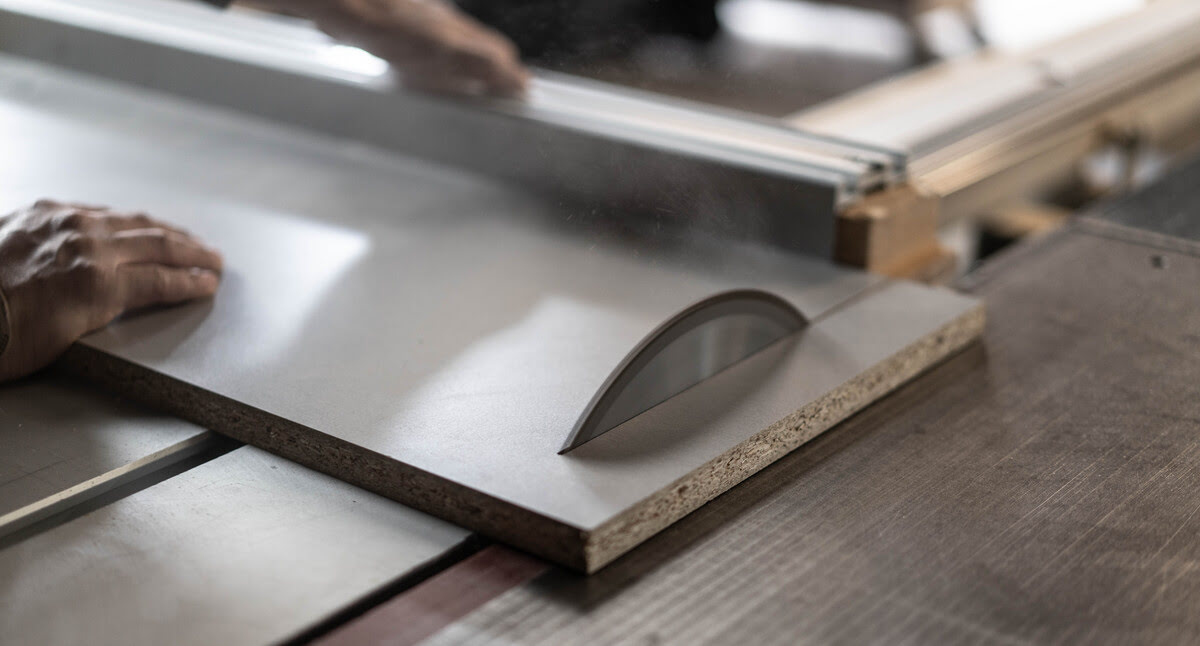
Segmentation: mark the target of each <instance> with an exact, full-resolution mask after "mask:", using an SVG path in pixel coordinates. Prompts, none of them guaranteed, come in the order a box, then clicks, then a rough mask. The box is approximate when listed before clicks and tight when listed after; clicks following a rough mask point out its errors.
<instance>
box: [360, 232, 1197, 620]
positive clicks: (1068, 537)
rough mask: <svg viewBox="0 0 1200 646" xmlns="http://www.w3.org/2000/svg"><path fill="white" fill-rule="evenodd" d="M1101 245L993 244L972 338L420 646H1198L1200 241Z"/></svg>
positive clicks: (978, 286) (1104, 239)
mask: <svg viewBox="0 0 1200 646" xmlns="http://www.w3.org/2000/svg"><path fill="white" fill-rule="evenodd" d="M1117 233H1119V230H1117V229H1112V228H1109V229H1108V230H1106V231H1105V232H1104V234H1103V235H1097V234H1096V233H1093V232H1091V231H1089V230H1087V228H1086V227H1084V228H1082V229H1081V228H1078V227H1077V228H1073V229H1070V230H1068V231H1066V232H1063V233H1060V234H1056V235H1054V236H1052V237H1050V238H1048V239H1046V240H1044V241H1042V242H1041V243H1039V244H1037V245H1036V246H1033V247H1022V248H1019V249H1018V250H1016V251H1014V252H1010V253H1008V254H1007V255H1006V256H1005V257H1004V258H1002V259H999V260H998V261H996V262H993V263H992V264H991V265H990V266H989V267H988V268H986V269H985V271H983V272H981V273H979V274H977V275H976V276H975V277H974V279H973V281H972V284H971V285H970V287H971V288H972V290H973V291H975V292H976V293H977V294H979V295H982V296H984V297H985V298H986V300H987V303H988V308H989V323H988V330H987V332H986V334H985V341H984V343H983V344H982V345H975V346H972V347H971V348H969V349H968V350H967V351H966V352H964V353H963V354H961V355H959V356H957V357H955V358H954V359H952V360H950V361H949V362H947V363H945V364H943V365H942V366H940V367H938V368H937V369H935V370H934V371H932V372H930V373H928V374H926V375H925V376H923V377H921V378H920V379H918V380H916V381H915V382H913V383H911V384H909V385H908V386H906V387H904V388H902V389H901V390H899V391H897V392H896V393H895V394H893V395H892V396H890V397H888V398H886V399H885V400H883V401H881V402H880V403H878V404H876V405H874V406H872V407H871V408H870V409H868V410H866V411H864V412H862V413H860V414H859V415H857V416H855V417H853V418H851V419H850V420H849V421H847V422H846V423H844V424H842V425H841V426H839V427H838V428H836V429H834V430H833V431H832V432H830V433H828V434H826V435H824V436H822V437H821V438H819V439H818V440H816V441H814V442H812V443H810V444H809V445H807V446H806V447H804V448H802V449H801V450H799V451H797V452H795V453H793V454H791V455H790V456H788V457H787V458H785V459H783V460H781V461H780V462H778V463H776V464H775V465H774V466H772V467H770V468H769V469H767V470H765V471H763V472H761V473H760V474H758V475H757V476H755V477H753V478H751V479H750V480H747V481H746V482H745V483H743V485H741V486H739V487H737V488H735V489H733V490H732V491H730V492H728V493H727V494H725V495H723V496H722V497H720V498H718V499H717V500H715V501H714V502H713V503H710V504H709V505H707V506H706V507H704V508H702V509H701V510H699V511H697V512H695V513H693V514H692V515H691V516H689V517H688V518H686V519H685V520H684V521H682V522H680V523H678V524H676V525H675V526H674V527H672V528H671V529H669V530H668V531H666V532H664V533H663V534H661V535H659V536H658V537H656V538H655V539H653V540H651V541H650V542H648V543H647V544H645V545H644V546H642V547H641V548H639V549H637V550H635V551H633V552H632V553H630V554H629V555H627V556H626V557H625V558H623V559H621V560H619V561H617V562H616V563H614V564H613V565H612V566H610V567H609V568H608V569H606V570H604V571H603V572H601V573H599V574H597V575H594V576H592V577H590V578H584V577H580V576H578V575H574V574H571V573H568V572H566V571H563V570H559V569H554V570H551V571H550V572H548V573H547V574H544V575H542V576H541V577H539V578H537V579H535V580H533V581H531V582H530V583H527V584H524V585H521V586H518V587H515V588H513V589H512V590H509V591H508V592H506V593H504V594H501V595H499V596H498V597H497V598H496V599H494V600H493V601H491V602H490V603H488V604H486V605H484V606H483V607H481V608H480V609H479V610H477V611H475V612H474V613H472V614H471V615H469V616H467V617H466V618H464V619H463V620H461V621H458V622H456V623H454V624H452V625H450V626H448V627H447V628H445V629H443V630H441V631H440V632H438V633H437V634H436V635H434V636H433V638H432V639H431V640H430V643H436V644H443V643H492V642H497V643H528V644H538V643H545V644H565V643H645V644H657V643H758V644H764V643H766V644H769V643H779V644H796V643H835V644H837V643H847V644H850V643H889V644H898V643H912V644H929V643H950V644H959V643H1018V644H1020V643H1131V642H1136V643H1189V642H1195V641H1196V639H1197V638H1200V614H1197V613H1196V612H1195V608H1196V607H1197V604H1200V577H1198V576H1197V575H1196V568H1197V563H1200V513H1198V512H1200V497H1198V496H1197V495H1196V492H1197V491H1200V432H1198V431H1200V288H1198V286H1200V246H1196V245H1190V246H1189V245H1186V244H1185V245H1180V246H1177V247H1176V248H1175V249H1174V250H1165V249H1163V248H1161V247H1158V246H1148V245H1146V244H1143V243H1141V242H1129V241H1126V240H1123V239H1120V236H1119V235H1117ZM1135 237H1136V236H1135ZM403 598H404V597H401V598H400V599H403ZM412 602H413V600H408V601H407V603H412ZM431 602H436V601H431ZM364 619H365V618H364Z"/></svg>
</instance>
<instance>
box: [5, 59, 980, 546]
mask: <svg viewBox="0 0 1200 646" xmlns="http://www.w3.org/2000/svg"><path fill="white" fill-rule="evenodd" d="M12 76H13V77H16V78H20V79H22V80H24V81H27V83H26V84H22V83H16V82H14V81H11V80H10V82H9V83H8V84H7V85H6V84H5V83H3V82H0V99H2V100H3V101H2V102H0V116H3V117H4V118H3V120H2V121H0V134H3V135H4V136H5V139H6V141H9V142H11V144H10V145H11V147H12V149H13V151H14V156H15V157H19V158H21V159H22V163H21V164H12V165H11V168H8V169H6V170H8V171H9V172H7V173H6V175H5V177H4V180H3V181H4V182H6V183H8V184H9V185H10V186H11V187H12V190H10V191H8V194H13V195H24V196H26V197H27V198H30V199H32V198H33V197H35V196H39V195H42V194H51V195H64V194H65V196H66V197H70V198H72V199H79V200H86V201H93V202H94V201H102V202H110V203H114V204H120V205H136V206H138V207H141V208H146V209H148V210H150V211H151V212H153V213H155V214H158V215H161V216H163V217H166V218H169V219H171V220H172V221H175V222H177V223H179V224H181V225H182V226H184V227H185V228H188V229H191V230H193V231H195V232H197V233H199V234H200V235H201V237H203V238H205V239H207V240H209V241H211V242H212V243H213V244H214V245H215V246H216V247H217V248H219V249H221V250H222V251H223V252H224V253H225V255H226V271H225V275H224V279H223V286H222V289H221V291H220V293H219V294H218V295H217V297H216V298H215V300H212V301H208V302H201V303H193V304H190V305H187V306H184V307H179V308H173V309H169V310H164V311H159V312H155V313H152V314H148V315H145V316H138V317H134V318H130V319H127V320H123V321H120V322H118V323H116V324H114V325H111V326H109V327H108V328H106V329H105V330H102V331H100V332H97V333H95V334H93V335H90V336H89V337H87V338H86V339H84V341H83V344H84V345H85V346H87V347H88V348H91V349H92V350H96V351H99V354H101V355H103V356H106V357H111V358H112V360H113V361H112V362H110V363H111V365H109V366H108V368H112V366H113V365H116V366H118V367H119V368H120V369H126V368H128V369H129V371H128V372H126V373H124V374H123V376H120V375H117V374H116V370H117V369H115V368H114V369H113V370H114V372H110V373H104V369H105V367H104V366H101V367H100V368H98V369H95V370H93V372H92V374H96V370H98V371H99V374H101V375H102V380H103V381H106V382H109V383H116V384H118V386H119V387H125V386H128V387H130V388H140V389H141V390H140V391H139V392H140V393H141V394H142V395H143V396H146V397H148V398H154V397H157V399H156V401H158V402H159V403H160V404H162V405H167V406H173V405H175V404H179V407H178V408H172V409H171V410H175V411H176V412H179V413H180V414H183V415H186V416H188V417H191V418H193V419H199V420H200V421H202V422H204V423H205V424H206V425H209V426H211V427H212V428H214V429H216V430H219V431H222V432H227V433H230V434H232V435H234V436H235V437H237V438H238V439H242V440H245V441H248V442H250V443H253V444H257V445H260V446H263V447H265V448H268V449H270V450H273V451H278V452H280V453H282V454H283V455H285V456H287V457H290V458H293V459H296V460H299V461H302V462H304V463H306V464H309V465H313V466H316V467H318V468H320V469H322V470H325V471H328V472H330V473H334V474H335V475H338V476H339V477H343V478H346V479H349V480H351V481H352V482H355V483H358V484H362V485H364V486H368V487H371V488H372V489H374V490H377V491H383V492H385V493H387V495H390V496H394V497H396V498H397V499H399V500H401V501H403V502H405V503H409V504H413V505H416V506H418V507H419V508H422V509H426V510H430V511H434V512H435V513H439V514H440V515H444V516H445V517H447V518H450V519H452V520H454V521H455V522H458V523H460V524H465V525H466V526H469V527H472V528H477V529H482V530H484V531H487V532H489V533H491V534H492V535H499V536H501V537H503V538H505V539H507V540H513V541H517V542H521V544H522V545H525V546H527V547H528V548H530V549H541V550H544V551H545V552H546V553H553V554H554V555H555V557H556V558H559V559H560V560H570V561H572V562H576V563H578V564H579V565H580V566H581V567H588V568H592V567H597V566H598V565H599V564H600V563H601V562H602V561H604V560H606V559H607V558H610V557H611V556H612V554H613V550H615V551H617V552H619V551H623V549H625V548H627V547H628V546H630V544H631V542H636V541H635V540H634V539H631V538H624V539H622V540H623V541H624V542H619V541H618V542H611V541H610V543H609V546H610V547H609V551H608V552H607V556H601V555H597V554H583V553H581V551H580V547H579V545H580V544H582V543H587V542H588V541H591V540H593V539H595V540H599V539H597V538H596V536H594V535H593V534H594V533H596V532H599V530H601V529H604V528H605V525H606V524H609V523H612V522H613V521H615V520H616V519H618V517H619V516H620V515H622V514H625V513H627V512H629V511H630V510H631V509H633V508H634V507H635V506H636V505H639V504H643V503H645V502H646V501H647V500H649V499H652V498H653V497H654V496H655V495H657V494H659V492H661V491H664V490H666V489H667V488H669V487H671V486H672V485H673V484H679V485H680V486H679V487H677V488H676V489H675V490H674V491H675V492H676V494H681V493H682V492H684V491H685V490H687V489H689V488H691V494H690V497H682V496H679V495H676V496H675V502H676V503H677V504H675V503H672V504H665V503H664V504H663V505H660V506H659V507H658V508H656V509H653V510H651V511H650V512H648V514H647V515H648V516H651V517H652V518H650V520H648V521H646V522H640V521H639V522H638V523H637V527H638V528H639V529H638V531H637V532H634V533H632V534H629V533H627V535H628V536H634V535H636V536H638V537H641V538H644V536H645V535H646V533H647V532H649V533H652V532H653V531H656V530H657V529H659V528H661V527H662V526H665V524H667V523H669V521H670V520H673V519H675V518H678V517H679V516H681V515H683V514H684V513H686V512H687V511H690V509H692V508H694V507H695V506H697V505H699V504H703V502H705V501H706V500H707V498H708V497H711V496H712V495H716V493H719V492H720V491H723V490H724V489H725V488H728V487H729V486H732V485H733V484H736V482H737V481H738V480H740V479H741V478H743V477H745V475H748V474H749V473H752V472H753V471H754V470H756V469H758V468H761V466H763V465H764V464H766V463H769V461H770V460H771V459H774V458H775V457H778V455H781V454H782V452H784V451H785V450H786V449H789V448H794V447H795V446H797V445H798V444H799V443H800V442H802V441H804V440H807V439H809V438H811V437H812V436H813V435H815V434H816V433H819V432H821V431H823V430H825V428H827V427H828V425H829V424H831V423H833V422H835V421H837V420H838V419H840V416H844V415H846V414H849V413H850V412H852V411H853V410H856V409H857V408H859V407H861V406H864V405H866V404H867V403H869V401H871V400H872V399H873V398H874V397H877V396H879V395H880V394H882V392H885V391H886V389H888V388H891V387H894V386H895V385H897V384H898V383H899V382H901V381H903V379H905V378H907V377H910V376H912V375H913V374H915V373H916V372H919V371H920V370H922V369H924V368H925V367H927V366H928V365H930V364H931V363H934V362H936V361H938V360H940V359H941V358H943V357H944V356H945V355H946V354H948V353H950V352H953V351H954V350H956V349H957V348H959V347H961V345H963V344H964V343H966V342H967V341H969V340H970V338H972V337H973V336H974V335H975V334H977V333H978V329H979V326H981V325H982V314H981V312H979V311H978V306H977V303H976V302H974V301H973V300H971V299H968V298H965V297H962V296H960V295H957V294H954V293H952V292H950V291H946V290H939V289H933V288H927V287H921V286H916V285H911V284H905V283H891V282H888V281H886V280H885V279H882V278H879V277H874V276H870V275H867V274H865V273H861V272H855V271H851V270H847V269H843V268H839V267H835V266H832V265H829V264H827V263H823V262H818V261H813V260H806V259H803V258H800V257H796V256H789V255H786V254H782V253H779V252H771V251H768V250H764V249H759V248H753V247H748V246H744V245H738V244H735V243H729V242H721V241H716V240H711V239H707V238H704V237H702V236H700V235H695V236H691V235H689V236H684V237H679V236H674V235H666V234H663V235H661V236H659V235H654V234H653V233H652V232H647V231H643V230H641V229H631V228H628V227H627V226H626V223H622V222H618V221H612V220H610V219H603V218H600V219H597V218H589V217H588V216H587V214H579V213H575V212H571V211H566V210H563V209H561V208H559V207H557V206H556V205H554V204H549V203H546V202H543V201H539V200H538V199H536V198H534V197H533V196H530V195H526V194H523V193H518V192H515V191H511V190H507V189H505V188H503V187H500V186H496V185H492V184H488V183H485V182H483V181H481V180H478V179H475V178H472V177H470V176H466V175H462V174H458V173H454V172H452V171H449V170H447V169H444V168H437V167H434V166H431V165H428V164H421V163H418V162H415V161H413V160H406V159H401V158H396V157H392V156H387V155H383V154H378V153H374V152H371V151H369V150H362V149H360V148H355V147H349V146H346V145H345V144H344V143H339V142H336V141H333V140H328V139H322V138H318V137H314V136H312V135H308V134H305V133H303V132H299V131H295V130H287V129H279V128H274V127H272V126H269V125H266V124H263V123H261V122H257V121H252V120H247V119H242V118H237V117H234V116H232V115H228V114H224V113H218V112H213V111H211V110H202V109H198V108H195V107H190V106H186V105H181V104H178V103H175V102H172V101H169V100H166V99H163V98H161V97H154V96H150V95H146V94H144V93H138V92H135V91H132V90H120V89H117V88H114V87H111V86H108V85H105V84H103V83H99V82H95V81H88V80H86V79H79V78H76V77H64V78H63V79H60V78H58V77H57V76H55V75H54V74H51V73H49V72H47V73H46V74H44V75H42V76H37V77H29V76H27V75H26V76H22V75H21V73H20V70H17V71H15V72H13V73H12ZM0 77H3V66H0ZM65 78H71V80H72V82H70V83H67V82H66V81H65V80H64V79H65ZM5 90H6V91H5ZM280 193H287V194H291V193H295V194H298V195H300V196H302V197H303V200H301V199H299V198H297V197H296V195H285V196H281V195H280ZM745 287H753V288H759V289H765V290H767V291H771V292H774V293H777V294H779V295H781V296H782V297H784V298H785V299H787V300H789V301H791V302H792V303H793V304H794V305H795V306H797V307H798V308H799V309H800V310H801V311H802V312H804V313H805V314H806V315H807V316H809V317H810V318H811V319H813V323H812V325H811V326H810V327H809V328H808V329H807V330H805V331H804V332H803V333H801V334H800V335H799V337H798V339H796V340H795V342H794V343H790V344H788V345H787V347H786V348H785V350H786V352H783V351H781V352H780V353H776V354H773V355H770V356H769V357H768V358H765V359H760V361H759V362H758V363H757V364H755V365H757V366H759V368H758V369H757V370H758V372H757V373H755V374H754V375H751V381H747V382H744V383H743V385H742V386H739V388H732V387H730V386H728V385H726V386H717V385H711V386H708V387H706V388H704V389H701V390H700V391H699V392H704V393H707V394H708V395H709V398H708V399H707V400H706V401H707V402H708V403H711V402H713V401H722V402H725V403H726V404H728V406H729V408H727V409H725V410H716V409H714V408H712V407H711V406H710V407H708V408H705V410H706V411H707V414H706V415H705V416H704V417H703V418H697V416H696V415H694V414H682V413H685V412H686V411H683V410H682V409H680V408H678V407H674V408H673V407H669V406H668V407H663V408H662V410H661V411H660V412H659V413H656V414H655V415H654V416H648V417H646V418H645V419H642V420H641V421H639V419H640V418H639V419H635V420H632V421H631V422H629V423H627V424H625V425H623V426H622V427H621V428H619V429H617V430H614V431H613V432H610V433H608V434H607V435H605V436H603V437H601V438H599V439H598V440H596V441H594V442H592V443H590V444H589V445H586V446H584V447H580V448H579V449H577V450H576V451H573V452H571V453H570V454H568V455H565V456H561V455H558V454H557V451H558V449H559V447H560V446H561V444H562V442H563V440H564V438H565V437H566V435H567V433H568V432H569V431H570V429H571V428H572V427H573V426H574V424H575V422H576V420H577V419H578V417H579V415H581V414H582V412H583V411H584V410H585V408H586V406H587V404H588V402H589V401H590V400H591V398H592V396H593V394H594V393H595V392H596V390H597V389H598V388H599V387H600V386H601V385H602V384H603V383H604V381H605V379H606V378H607V377H608V375H609V373H610V372H611V371H612V369H613V368H614V367H615V366H616V365H617V364H618V362H619V361H620V360H621V359H622V358H623V357H624V356H625V354H626V353H627V352H628V351H629V350H631V349H632V348H633V347H634V346H635V345H636V344H637V343H638V342H639V341H640V340H641V339H642V337H643V336H644V335H645V334H647V333H648V332H649V331H651V330H653V329H654V328H655V327H657V326H658V325H659V323H661V322H662V321H664V320H666V319H667V318H669V317H670V316H672V315H673V314H675V313H676V312H678V311H680V310H682V309H683V308H684V307H686V306H688V305H690V304H692V303H694V302H696V301H698V300H700V299H702V298H705V297H707V296H710V295H712V294H714V293H717V292H719V291H723V290H727V289H733V288H745ZM914 303H920V304H921V306H919V307H912V306H911V305H912V304H914ZM92 357H93V361H96V360H95V353H93V355H92ZM768 360H770V361H773V362H774V363H773V364H772V365H771V366H769V369H767V368H766V367H763V366H764V364H763V362H764V361H768ZM94 368H95V366H89V368H88V369H89V370H92V369H94ZM137 369H140V370H141V372H137ZM750 370H751V368H747V369H745V370H743V371H741V373H743V374H744V373H746V372H747V371H750ZM871 370H874V371H876V373H878V374H874V373H873V374H872V375H867V376H864V375H865V373H867V372H868V371H871ZM156 379H157V380H158V382H155V380H156ZM856 379H858V380H859V382H861V383H859V382H855V381H854V380H856ZM746 384H751V385H753V386H754V387H756V388H757V387H758V386H759V384H764V387H762V388H759V389H758V392H762V393H767V392H769V393H771V395H770V396H769V402H767V401H766V400H757V399H756V400H755V401H757V402H758V403H759V404H762V405H758V406H756V407H755V408H753V409H751V408H748V407H745V406H743V407H741V408H737V401H738V400H739V399H740V398H743V396H745V397H744V398H745V399H746V400H747V401H749V400H750V399H752V398H753V397H758V395H757V394H755V395H753V396H751V394H750V391H751V390H752V388H751V387H750V386H748V385H746ZM766 384H770V386H769V387H766V386H765V385H766ZM176 386H178V388H179V390H176V391H171V392H170V393H167V391H166V389H167V388H173V387H176ZM715 388H721V389H722V390H719V391H715V390H712V389H715ZM181 402H187V403H188V407H185V406H184V405H183V404H182V403H181ZM767 403H769V405H767ZM216 408H220V409H223V410H221V411H216V412H214V409H216ZM801 409H806V410H805V412H804V413H803V414H800V415H799V416H794V415H793V414H794V413H796V412H797V411H799V410H801ZM672 410H676V411H681V412H680V414H673V413H666V412H664V411H672ZM257 413H261V414H263V415H265V416H266V417H265V418H264V421H262V422H261V423H260V422H259V421H248V420H250V419H251V416H252V415H254V414H257ZM205 415H214V416H215V417H207V416H205ZM789 416H791V417H793V418H794V419H792V421H791V422H789V423H790V424H791V426H788V427H787V428H783V429H779V428H775V427H776V426H777V425H778V423H780V422H781V421H783V420H785V419H787V418H789ZM210 420H211V421H210ZM274 422H278V425H271V426H270V427H269V428H268V426H269V425H270V424H273V423H274ZM768 429H774V430H775V431H776V432H778V433H782V435H771V436H768V437H766V438H764V439H763V441H762V442H761V444H762V447H761V448H760V447H751V449H752V450H750V449H747V450H745V451H743V447H744V445H746V444H747V443H748V442H750V441H751V440H752V439H753V438H755V436H756V434H757V433H759V432H761V431H764V430H768ZM685 438H686V440H687V441H681V440H683V439H685ZM734 450H739V451H743V452H744V453H748V454H749V457H748V458H745V459H743V457H741V456H730V455H729V453H730V452H731V451H734ZM729 457H735V458H736V459H732V460H727V459H726V458H729ZM722 460H724V461H725V462H729V463H731V464H732V465H733V467H732V468H730V469H723V468H722V467H719V465H718V466H713V463H714V461H722ZM705 467H711V469H712V470H713V472H714V473H715V475H711V476H707V475H703V474H701V475H694V474H697V473H699V470H700V469H702V468H705ZM689 475H692V476H693V478H694V479H696V480H697V481H696V482H694V483H692V484H689V483H688V482H685V481H684V480H683V479H684V478H685V477H687V476H689ZM422 478H425V479H426V480H422ZM429 479H432V480H433V481H434V484H427V482H428V480H429ZM693 485H703V486H702V487H693ZM464 491H465V492H466V493H465V494H464V493H463V492H464ZM464 495H474V497H473V498H470V499H466V498H464ZM672 495H675V494H672ZM646 504H653V502H651V503H646ZM521 514H527V515H530V516H531V517H533V518H534V520H539V519H540V520H544V521H545V522H546V523H547V525H546V526H552V527H553V528H557V529H558V530H559V534H557V535H556V536H557V538H554V539H553V540H554V541H558V542H556V543H555V545H553V546H546V545H540V544H538V543H537V541H540V540H543V538H544V537H545V535H546V533H545V532H544V531H542V530H541V529H539V528H537V527H533V526H530V525H529V522H531V521H526V520H520V519H517V520H513V517H514V516H519V515H521ZM497 517H500V518H499V519H497ZM630 522H633V521H630ZM629 526H632V525H629V523H626V525H624V526H623V527H629ZM610 528H611V527H610ZM622 531H624V530H622ZM545 540H551V539H545ZM637 540H640V538H638V539H637ZM524 541H530V542H524ZM563 545H565V546H567V547H564V548H562V549H563V550H564V551H560V552H552V550H554V549H559V547H558V546H563ZM566 552H570V554H567V553H566Z"/></svg>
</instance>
